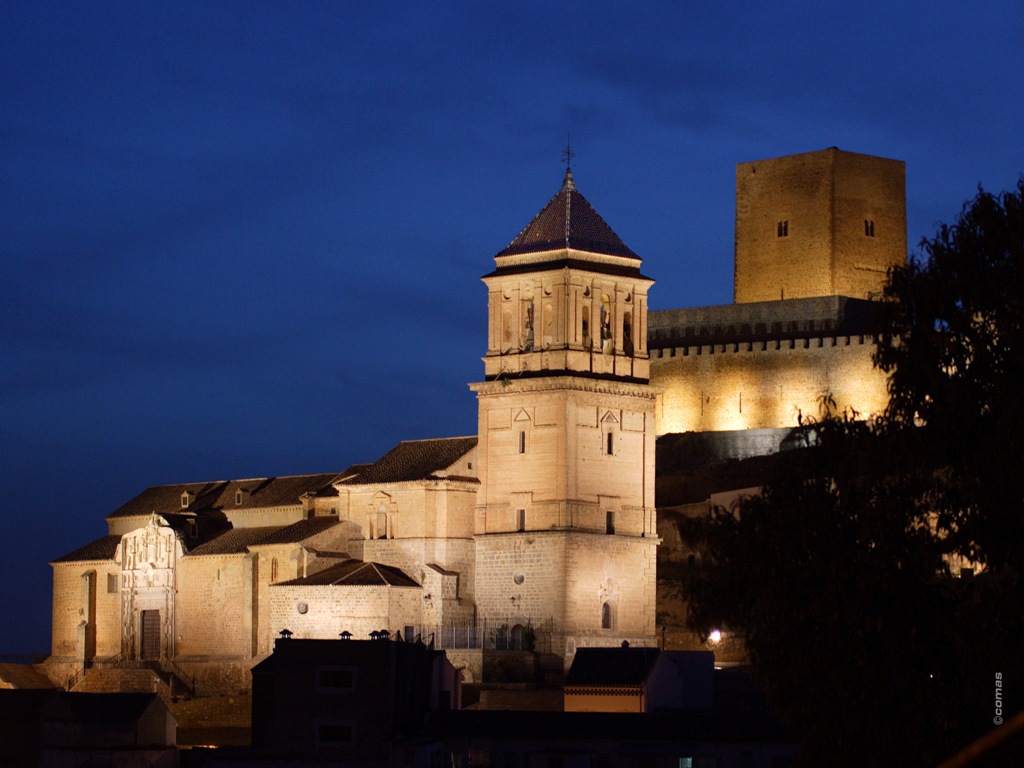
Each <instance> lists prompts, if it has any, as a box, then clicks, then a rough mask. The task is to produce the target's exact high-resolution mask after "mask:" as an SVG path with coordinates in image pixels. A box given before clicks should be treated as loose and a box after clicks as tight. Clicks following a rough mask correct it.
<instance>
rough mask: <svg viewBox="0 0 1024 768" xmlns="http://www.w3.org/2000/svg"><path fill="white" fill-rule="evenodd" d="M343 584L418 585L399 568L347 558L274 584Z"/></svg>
mask: <svg viewBox="0 0 1024 768" xmlns="http://www.w3.org/2000/svg"><path fill="white" fill-rule="evenodd" d="M309 585H315V586H327V585H330V586H343V587H418V586H419V584H417V583H416V582H415V581H413V580H412V579H410V578H409V577H408V576H406V575H405V574H404V573H403V572H402V571H401V570H399V569H398V568H392V567H391V566H390V565H381V564H380V563H367V562H364V561H362V560H346V561H345V562H344V563H338V564H337V565H332V566H331V567H330V568H324V570H322V571H318V572H316V573H314V574H312V575H311V576H304V577H301V578H298V579H292V580H290V581H282V582H280V583H279V584H276V585H274V586H292V587H294V586H309Z"/></svg>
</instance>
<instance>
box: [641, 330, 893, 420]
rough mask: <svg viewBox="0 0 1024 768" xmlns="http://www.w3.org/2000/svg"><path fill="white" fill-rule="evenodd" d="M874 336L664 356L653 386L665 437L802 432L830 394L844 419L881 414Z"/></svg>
mask: <svg viewBox="0 0 1024 768" xmlns="http://www.w3.org/2000/svg"><path fill="white" fill-rule="evenodd" d="M874 350H875V344H874V341H873V340H872V338H871V337H868V336H839V337H823V338H822V337H819V338H810V339H792V340H781V341H765V342H761V341H757V342H742V343H738V344H715V345H701V346H694V347H677V348H672V349H661V350H657V351H656V353H655V357H654V359H653V360H652V361H651V363H652V364H651V383H652V384H654V385H655V386H657V387H660V388H661V389H662V390H663V392H662V395H661V397H659V399H658V405H657V424H658V427H657V429H658V434H659V435H661V434H666V433H671V432H687V431H718V430H736V429H763V428H777V427H795V426H796V425H797V421H798V418H799V417H800V416H801V415H802V416H803V417H815V418H816V417H818V415H819V410H820V405H821V399H822V397H823V396H824V395H825V394H826V393H829V394H831V396H832V398H833V399H834V400H835V404H836V407H837V408H838V410H839V412H842V411H843V410H844V409H852V410H855V411H857V413H859V414H860V416H861V417H867V416H869V415H871V414H877V413H881V412H882V411H883V410H884V409H885V405H886V403H887V402H888V393H887V390H886V376H885V374H883V373H882V372H881V371H878V370H876V369H875V368H874V366H873V364H872V362H871V355H872V353H873V352H874Z"/></svg>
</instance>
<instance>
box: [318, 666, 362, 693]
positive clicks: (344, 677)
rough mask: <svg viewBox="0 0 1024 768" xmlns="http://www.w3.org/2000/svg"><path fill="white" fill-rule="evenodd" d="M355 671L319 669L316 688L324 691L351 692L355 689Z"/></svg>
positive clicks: (342, 668) (341, 668) (338, 668)
mask: <svg viewBox="0 0 1024 768" xmlns="http://www.w3.org/2000/svg"><path fill="white" fill-rule="evenodd" d="M355 682H356V676H355V670H353V669H351V668H344V667H336V668H333V669H321V670H320V671H319V673H318V674H317V687H319V688H320V690H326V691H332V692H337V691H351V690H352V689H353V688H354V687H355Z"/></svg>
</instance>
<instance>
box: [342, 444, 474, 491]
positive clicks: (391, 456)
mask: <svg viewBox="0 0 1024 768" xmlns="http://www.w3.org/2000/svg"><path fill="white" fill-rule="evenodd" d="M476 442H477V439H476V437H443V438H437V439H433V440H405V441H402V442H401V443H399V444H398V445H397V446H395V447H394V448H392V449H391V450H390V451H388V452H387V453H385V454H384V455H383V456H381V457H380V458H379V459H377V461H375V462H374V463H373V464H370V465H369V466H367V467H366V468H365V469H363V471H361V472H360V473H359V474H357V475H354V476H353V477H350V478H347V479H346V480H343V481H342V483H343V484H344V485H364V484H366V483H375V484H376V483H401V482H406V481H410V480H437V479H441V478H442V475H439V474H438V473H439V472H441V471H442V470H444V469H446V468H448V467H450V466H451V465H452V464H454V463H455V462H456V461H458V460H459V459H460V458H461V457H462V456H464V455H465V454H467V453H468V452H469V451H471V450H473V448H475V447H476ZM457 479H461V480H472V479H475V478H464V477H463V478H457Z"/></svg>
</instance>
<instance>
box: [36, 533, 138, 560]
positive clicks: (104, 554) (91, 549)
mask: <svg viewBox="0 0 1024 768" xmlns="http://www.w3.org/2000/svg"><path fill="white" fill-rule="evenodd" d="M120 543H121V537H120V536H104V537H103V538H101V539H96V541H93V542H90V543H89V544H86V545H85V546H84V547H79V548H78V549H76V550H74V551H73V552H68V553H67V554H66V555H61V556H60V557H58V558H56V559H55V560H52V561H51V562H54V563H80V562H84V561H87V560H113V559H114V553H115V552H116V551H117V545H118V544H120Z"/></svg>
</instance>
